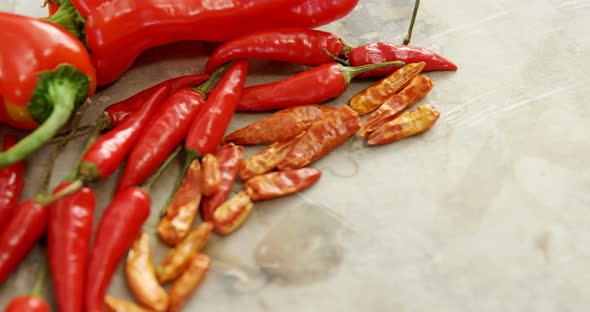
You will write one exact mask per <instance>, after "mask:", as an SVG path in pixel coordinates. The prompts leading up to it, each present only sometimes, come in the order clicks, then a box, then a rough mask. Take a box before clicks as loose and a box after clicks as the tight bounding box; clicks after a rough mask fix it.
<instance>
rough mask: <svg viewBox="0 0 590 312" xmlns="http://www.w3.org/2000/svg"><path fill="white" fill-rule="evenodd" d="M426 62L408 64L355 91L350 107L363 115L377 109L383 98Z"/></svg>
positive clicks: (417, 71) (385, 98) (389, 94)
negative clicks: (363, 88) (361, 89)
mask: <svg viewBox="0 0 590 312" xmlns="http://www.w3.org/2000/svg"><path fill="white" fill-rule="evenodd" d="M424 65H426V63H424V62H420V63H414V64H408V65H406V66H404V67H402V68H400V69H399V70H397V71H395V72H394V73H393V74H391V75H389V76H387V78H385V79H382V80H380V81H377V82H376V83H374V84H373V85H371V86H370V87H368V88H366V89H365V90H363V91H361V92H359V93H357V94H356V95H355V96H353V97H352V99H350V107H352V109H354V110H355V111H356V112H357V113H359V115H361V116H362V115H365V114H368V113H370V112H372V111H373V110H375V109H377V108H378V107H379V106H381V104H383V102H385V100H387V99H388V98H390V97H392V96H393V95H394V94H396V93H397V92H399V91H400V90H401V89H402V88H404V87H405V86H406V85H407V84H408V83H409V82H410V81H411V80H412V79H413V78H414V77H416V76H417V75H418V74H419V73H420V72H421V71H422V69H424Z"/></svg>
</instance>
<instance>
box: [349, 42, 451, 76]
mask: <svg viewBox="0 0 590 312" xmlns="http://www.w3.org/2000/svg"><path fill="white" fill-rule="evenodd" d="M347 57H348V59H349V61H350V65H352V66H362V65H367V64H376V63H381V62H390V61H402V62H404V63H406V64H410V63H419V62H424V63H425V64H426V65H425V66H424V71H436V70H450V71H455V70H457V65H455V64H453V62H451V61H449V60H448V59H446V58H444V57H442V56H441V55H439V54H437V53H435V52H432V51H430V50H428V49H426V48H422V47H415V46H407V45H401V44H395V43H389V42H376V43H370V44H366V45H363V46H360V47H357V48H354V49H352V50H351V51H349V52H348V53H347ZM398 69H399V67H385V68H380V69H376V70H371V71H368V72H365V73H363V74H360V75H359V76H358V77H359V78H364V77H384V76H387V75H389V74H391V73H393V72H394V71H396V70H398Z"/></svg>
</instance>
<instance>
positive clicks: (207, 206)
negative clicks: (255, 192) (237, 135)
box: [201, 143, 244, 221]
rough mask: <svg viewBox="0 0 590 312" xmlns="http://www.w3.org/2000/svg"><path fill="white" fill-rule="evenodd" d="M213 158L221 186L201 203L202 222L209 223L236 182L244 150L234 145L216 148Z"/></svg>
mask: <svg viewBox="0 0 590 312" xmlns="http://www.w3.org/2000/svg"><path fill="white" fill-rule="evenodd" d="M214 155H215V157H216V158H217V159H218V160H219V172H220V173H221V184H219V187H218V188H217V191H215V193H213V194H211V196H208V197H205V198H203V201H202V203H201V216H202V218H203V220H204V221H211V220H212V219H213V213H214V212H215V210H216V209H217V207H219V206H220V205H221V204H223V202H225V200H226V199H227V196H228V195H229V193H230V192H231V187H232V185H233V184H234V181H235V180H236V176H237V175H238V170H239V169H240V165H241V163H242V159H243V158H244V148H243V147H242V146H238V145H235V144H232V143H230V144H226V145H222V146H220V147H218V148H217V150H216V151H215V154H214Z"/></svg>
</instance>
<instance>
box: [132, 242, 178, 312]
mask: <svg viewBox="0 0 590 312" xmlns="http://www.w3.org/2000/svg"><path fill="white" fill-rule="evenodd" d="M125 273H126V275H127V284H129V288H131V291H132V292H133V294H134V295H135V297H136V298H137V300H138V301H139V302H141V304H142V305H144V306H145V307H147V308H149V309H150V310H153V311H157V312H166V310H167V309H168V294H167V293H166V290H165V289H164V288H162V286H160V283H159V282H158V278H157V277H156V271H155V269H154V264H153V261H152V248H151V247H150V237H149V235H147V234H145V233H141V235H140V236H139V238H137V239H136V240H135V242H134V243H133V245H132V246H131V249H130V250H129V254H128V255H127V261H126V262H125Z"/></svg>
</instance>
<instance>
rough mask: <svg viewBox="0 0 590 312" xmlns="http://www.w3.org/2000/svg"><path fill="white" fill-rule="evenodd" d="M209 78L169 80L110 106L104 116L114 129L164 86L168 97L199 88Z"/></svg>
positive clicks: (187, 76) (202, 76) (192, 77)
mask: <svg viewBox="0 0 590 312" xmlns="http://www.w3.org/2000/svg"><path fill="white" fill-rule="evenodd" d="M208 78H209V76H208V75H186V76H180V77H175V78H172V79H168V80H165V81H162V82H160V83H158V84H157V85H155V86H152V87H149V88H147V89H145V90H143V91H141V92H139V93H137V94H135V95H133V96H131V97H129V98H127V99H125V100H123V101H120V102H117V103H114V104H111V105H109V106H108V107H107V108H105V110H104V114H105V115H106V116H107V118H108V119H109V123H110V125H111V126H112V127H116V126H117V125H119V124H120V123H122V122H123V121H124V120H125V119H127V118H128V117H129V116H131V115H132V114H133V113H134V112H136V111H138V110H139V109H140V108H141V107H142V106H143V105H144V103H145V101H146V100H147V99H149V98H150V97H151V96H152V95H153V94H154V93H155V92H158V90H160V89H161V88H162V87H163V86H164V85H167V86H169V87H170V89H169V92H168V94H167V95H166V97H168V96H170V94H172V93H174V92H176V91H177V90H178V89H182V88H188V87H194V86H198V85H200V84H201V83H203V82H205V80H207V79H208Z"/></svg>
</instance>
